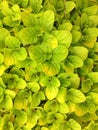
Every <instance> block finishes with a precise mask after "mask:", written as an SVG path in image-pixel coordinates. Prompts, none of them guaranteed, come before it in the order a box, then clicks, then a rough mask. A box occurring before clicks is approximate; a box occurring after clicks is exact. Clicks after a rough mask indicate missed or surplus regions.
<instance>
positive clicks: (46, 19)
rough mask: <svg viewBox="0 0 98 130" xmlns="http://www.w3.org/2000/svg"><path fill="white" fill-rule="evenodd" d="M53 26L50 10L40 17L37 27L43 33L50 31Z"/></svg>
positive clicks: (52, 14)
mask: <svg viewBox="0 0 98 130" xmlns="http://www.w3.org/2000/svg"><path fill="white" fill-rule="evenodd" d="M53 24H54V12H53V11H52V10H47V11H46V12H44V13H43V14H42V16H41V17H40V21H39V25H40V26H41V27H42V30H44V31H48V32H49V31H51V30H52V28H53Z"/></svg>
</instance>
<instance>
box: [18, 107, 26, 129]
mask: <svg viewBox="0 0 98 130" xmlns="http://www.w3.org/2000/svg"><path fill="white" fill-rule="evenodd" d="M26 122H27V113H26V112H25V111H22V110H19V111H18V112H17V113H16V118H15V123H17V124H18V125H19V126H21V127H22V126H23V125H24V124H25V123H26Z"/></svg>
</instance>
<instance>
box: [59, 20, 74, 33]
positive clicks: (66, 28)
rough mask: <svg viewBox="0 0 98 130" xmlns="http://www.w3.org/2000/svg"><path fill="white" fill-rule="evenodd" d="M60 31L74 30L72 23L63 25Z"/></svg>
mask: <svg viewBox="0 0 98 130" xmlns="http://www.w3.org/2000/svg"><path fill="white" fill-rule="evenodd" d="M58 29H59V30H66V31H71V29H72V24H71V23H70V22H66V23H62V24H61V25H60V26H59V28H58Z"/></svg>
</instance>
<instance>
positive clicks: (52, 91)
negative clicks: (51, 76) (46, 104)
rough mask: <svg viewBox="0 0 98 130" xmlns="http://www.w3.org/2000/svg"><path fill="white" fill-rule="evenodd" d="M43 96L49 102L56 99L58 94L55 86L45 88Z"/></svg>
mask: <svg viewBox="0 0 98 130" xmlns="http://www.w3.org/2000/svg"><path fill="white" fill-rule="evenodd" d="M45 94H46V97H47V98H48V99H49V100H52V99H54V98H56V96H57V94H58V88H57V87H56V86H52V87H47V88H46V90H45Z"/></svg>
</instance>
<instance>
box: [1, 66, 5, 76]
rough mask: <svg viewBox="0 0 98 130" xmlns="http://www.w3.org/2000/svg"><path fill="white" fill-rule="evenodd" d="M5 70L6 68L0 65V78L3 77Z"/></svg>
mask: <svg viewBox="0 0 98 130" xmlns="http://www.w3.org/2000/svg"><path fill="white" fill-rule="evenodd" d="M5 70H6V66H5V65H4V64H0V76H1V75H3V73H4V71H5Z"/></svg>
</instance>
